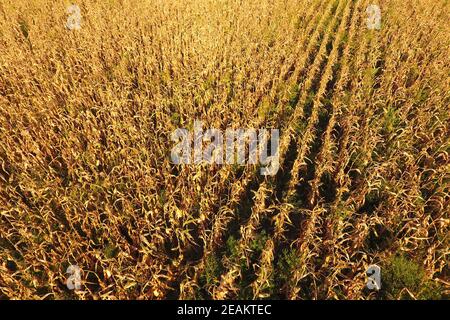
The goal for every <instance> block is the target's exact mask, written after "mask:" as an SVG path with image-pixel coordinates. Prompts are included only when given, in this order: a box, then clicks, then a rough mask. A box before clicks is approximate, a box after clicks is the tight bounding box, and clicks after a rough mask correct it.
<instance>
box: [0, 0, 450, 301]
mask: <svg viewBox="0 0 450 320" xmlns="http://www.w3.org/2000/svg"><path fill="white" fill-rule="evenodd" d="M72 2H73V3H72ZM72 2H69V1H51V0H1V1H0V299H95V300H97V299H448V297H449V293H450V269H449V267H450V266H449V253H450V250H449V234H450V233H449V224H450V217H449V212H450V209H449V208H450V155H449V153H450V58H449V57H450V24H449V23H448V22H449V21H450V3H449V1H448V0H429V1H420V0H374V2H371V1H368V0H183V1H182V0H129V1H125V0H107V1H106V0H73V1H72ZM71 4H76V5H77V6H79V9H80V15H81V26H80V28H76V29H73V30H71V29H68V28H67V25H66V21H67V20H68V17H69V14H68V12H67V7H68V6H69V5H71ZM371 4H376V5H377V6H379V8H381V27H380V28H375V29H373V28H368V25H367V15H368V13H367V8H368V6H369V5H371ZM198 119H200V120H201V121H202V122H203V123H204V127H207V128H218V129H220V130H226V129H227V128H277V129H279V131H280V142H279V150H278V152H279V164H280V168H279V170H278V172H277V173H276V174H275V175H271V176H263V175H260V174H259V166H258V165H255V164H246V165H229V164H224V165H215V164H207V163H200V164H193V165H176V164H174V163H173V162H172V161H171V158H170V152H171V149H172V147H173V145H174V143H173V141H171V138H170V135H171V133H172V132H173V131H174V130H176V129H177V128H192V126H193V123H194V121H195V120H198ZM372 264H376V265H378V266H380V268H381V283H382V286H381V289H380V290H378V291H374V290H368V289H367V288H366V280H367V275H366V270H367V268H368V267H369V266H370V265H372ZM71 265H76V266H78V267H79V268H80V270H81V280H82V285H81V288H79V289H78V290H70V289H69V288H68V287H67V285H66V281H67V277H68V274H67V273H66V270H67V269H68V267H69V266H71Z"/></svg>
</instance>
